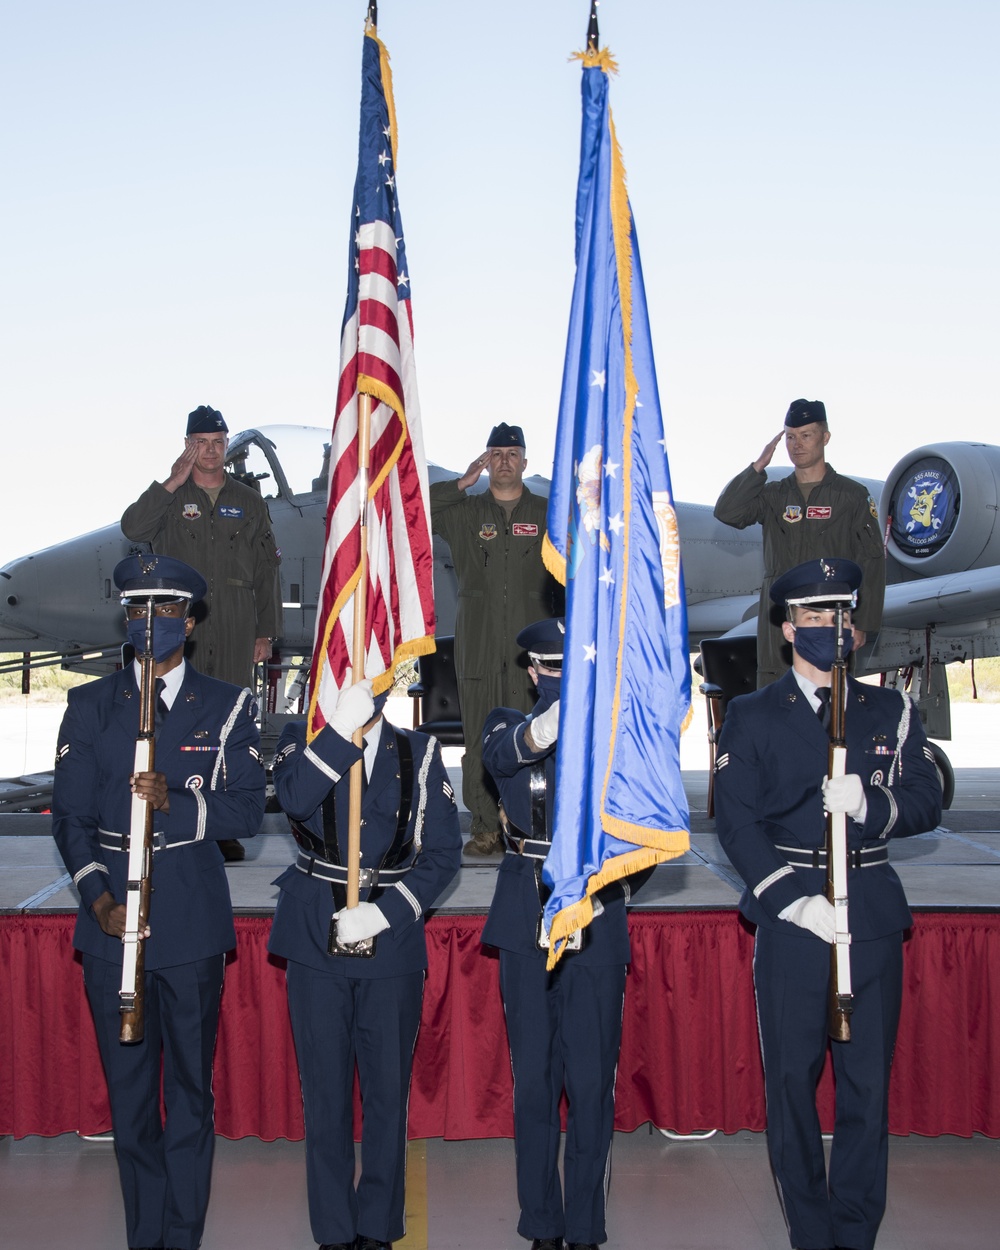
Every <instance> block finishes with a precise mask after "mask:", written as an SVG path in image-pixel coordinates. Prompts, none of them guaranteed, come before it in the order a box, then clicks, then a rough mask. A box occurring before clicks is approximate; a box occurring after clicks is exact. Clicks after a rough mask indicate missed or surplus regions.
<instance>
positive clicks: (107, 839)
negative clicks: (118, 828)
mask: <svg viewBox="0 0 1000 1250" xmlns="http://www.w3.org/2000/svg"><path fill="white" fill-rule="evenodd" d="M97 837H98V840H99V841H100V844H101V850H102V851H127V850H128V834H127V833H115V832H114V831H113V830H111V829H98V831H97ZM168 845H169V843H168V842H167V835H166V834H165V833H164V832H163V831H162V830H157V831H154V833H153V850H154V851H163V850H166V848H167V847H168Z"/></svg>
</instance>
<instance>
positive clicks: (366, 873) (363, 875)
mask: <svg viewBox="0 0 1000 1250" xmlns="http://www.w3.org/2000/svg"><path fill="white" fill-rule="evenodd" d="M371 883H372V870H371V869H370V868H362V869H361V871H360V872H359V873H358V885H359V886H361V887H362V888H364V889H367V888H368V887H369V886H370V885H371Z"/></svg>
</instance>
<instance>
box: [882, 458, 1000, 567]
mask: <svg viewBox="0 0 1000 1250" xmlns="http://www.w3.org/2000/svg"><path fill="white" fill-rule="evenodd" d="M998 509H1000V447H994V446H992V445H991V444H989V443H930V444H928V445H927V446H926V447H917V448H916V449H915V450H914V451H911V452H908V453H907V454H906V456H904V458H903V459H902V460H900V462H899V463H898V464H897V465H896V467H895V468H894V469H893V470H892V472H891V473H890V474H889V476H888V477H887V478H886V480H885V486H884V487H883V489H882V499H881V503H880V505H879V516H880V519H881V522H882V532H883V533H885V530H886V523H887V521H888V520H889V518H891V527H890V529H889V538H888V545H887V550H888V554H889V555H890V556H891V557H892V558H893V559H894V560H896V561H898V562H899V564H901V565H903V566H904V567H905V568H907V569H910V570H912V571H913V573H915V574H916V576H918V577H933V576H939V575H940V574H943V573H956V572H966V571H968V570H970V569H978V568H984V567H986V566H987V565H991V564H1000V521H998Z"/></svg>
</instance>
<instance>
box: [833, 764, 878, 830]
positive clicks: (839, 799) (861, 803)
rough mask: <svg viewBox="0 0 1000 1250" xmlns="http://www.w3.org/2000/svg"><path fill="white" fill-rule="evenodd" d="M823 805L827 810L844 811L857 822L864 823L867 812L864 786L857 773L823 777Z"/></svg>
mask: <svg viewBox="0 0 1000 1250" xmlns="http://www.w3.org/2000/svg"><path fill="white" fill-rule="evenodd" d="M823 806H824V807H825V808H826V810H827V811H828V812H844V813H845V814H846V815H848V816H850V818H851V819H852V820H856V821H857V822H858V824H862V823H864V819H865V816H867V814H868V800H867V799H866V798H865V788H864V786H863V785H862V784H861V778H860V777H859V776H858V774H857V773H848V774H847V776H846V777H824V778H823Z"/></svg>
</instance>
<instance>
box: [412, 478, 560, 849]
mask: <svg viewBox="0 0 1000 1250" xmlns="http://www.w3.org/2000/svg"><path fill="white" fill-rule="evenodd" d="M430 497H431V525H432V528H433V530H434V533H435V534H440V535H441V537H442V538H444V539H445V541H446V542H447V543H448V546H449V547H450V548H451V556H452V560H453V561H454V565H455V574H456V576H457V578H458V608H457V612H456V615H455V673H456V677H457V678H458V699H459V704H460V705H461V711H462V732H463V734H464V735H465V756H464V758H463V760H462V798H463V800H464V802H465V806H466V807H467V808H468V809H469V811H470V812H471V814H472V833H473V834H477V833H495V832H496V831H497V829H498V827H499V821H498V816H497V796H496V793H495V792H494V791H493V789H492V783H491V782H490V780H489V779H488V777H487V775H486V772H485V770H484V768H483V755H482V752H483V741H482V737H483V723H484V722H485V720H486V717H487V716H488V715H489V713H490V712H492V711H493V709H494V708H495V707H513V708H517V709H518V711H520V712H530V711H531V709H532V707H533V706H534V703H535V688H534V686H533V684H532V681H531V677H530V676H529V675H528V669H527V664H526V661H525V660H524V653H523V652H522V650H521V648H520V647H519V646H518V645H517V635H518V634H519V633H520V632H521V630H522V629H523V628H524V627H525V625H530V624H531V623H532V622H533V621H540V620H541V619H542V618H543V617H548V616H558V615H559V613H560V611H561V606H560V605H561V601H562V587H561V586H560V585H559V583H558V582H557V581H556V580H555V578H554V577H552V575H551V574H550V573H549V572H548V571H547V570H546V568H545V565H544V564H543V563H542V538H543V537H544V535H545V514H546V512H547V510H548V500H547V499H544V498H543V497H542V496H541V495H533V494H532V493H531V491H530V490H529V489H528V488H527V486H525V487H524V490H523V493H522V494H521V498H520V499H519V500H518V501H517V503H516V504H515V506H514V510H513V512H512V513H511V517H510V521H509V522H508V520H507V516H506V513H505V512H504V510H503V508H502V507H501V506H500V504H498V503H497V501H496V500H495V499H494V498H493V495H492V494H491V492H490V491H486V492H485V493H484V494H481V495H470V494H467V493H466V492H464V491H460V490H459V489H458V486H457V485H456V484H455V482H454V481H450V482H436V483H434V484H433V485H432V486H431V488H430Z"/></svg>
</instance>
